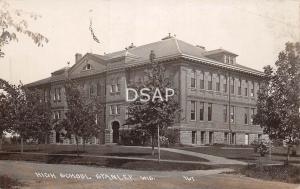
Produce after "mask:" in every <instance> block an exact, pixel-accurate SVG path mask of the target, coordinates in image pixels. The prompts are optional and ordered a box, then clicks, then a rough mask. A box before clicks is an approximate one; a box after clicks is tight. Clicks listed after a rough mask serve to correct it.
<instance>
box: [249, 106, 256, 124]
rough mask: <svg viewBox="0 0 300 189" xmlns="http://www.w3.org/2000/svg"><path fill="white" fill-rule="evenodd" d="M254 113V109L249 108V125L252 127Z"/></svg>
mask: <svg viewBox="0 0 300 189" xmlns="http://www.w3.org/2000/svg"><path fill="white" fill-rule="evenodd" d="M254 112H255V109H254V108H251V118H250V124H251V125H253V117H254Z"/></svg>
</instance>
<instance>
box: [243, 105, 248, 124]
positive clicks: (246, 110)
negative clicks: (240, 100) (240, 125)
mask: <svg viewBox="0 0 300 189" xmlns="http://www.w3.org/2000/svg"><path fill="white" fill-rule="evenodd" d="M248 112H249V110H248V108H245V112H244V124H246V125H247V124H248V114H249V113H248Z"/></svg>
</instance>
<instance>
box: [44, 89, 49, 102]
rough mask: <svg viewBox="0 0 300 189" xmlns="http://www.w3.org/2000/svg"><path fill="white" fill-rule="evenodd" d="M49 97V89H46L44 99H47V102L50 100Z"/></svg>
mask: <svg viewBox="0 0 300 189" xmlns="http://www.w3.org/2000/svg"><path fill="white" fill-rule="evenodd" d="M48 98H49V97H48V91H47V90H45V91H44V101H45V102H48Z"/></svg>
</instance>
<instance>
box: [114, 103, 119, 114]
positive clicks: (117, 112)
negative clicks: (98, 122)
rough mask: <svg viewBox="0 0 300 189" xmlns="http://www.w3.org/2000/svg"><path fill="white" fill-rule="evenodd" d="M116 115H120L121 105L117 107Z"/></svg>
mask: <svg viewBox="0 0 300 189" xmlns="http://www.w3.org/2000/svg"><path fill="white" fill-rule="evenodd" d="M115 114H117V115H119V114H120V105H116V106H115Z"/></svg>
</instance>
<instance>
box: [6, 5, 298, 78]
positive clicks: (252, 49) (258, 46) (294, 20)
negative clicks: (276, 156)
mask: <svg viewBox="0 0 300 189" xmlns="http://www.w3.org/2000/svg"><path fill="white" fill-rule="evenodd" d="M9 3H10V5H11V7H14V8H18V9H19V8H21V9H23V10H24V11H32V12H35V13H37V14H40V15H42V17H41V18H40V19H38V20H36V21H29V23H30V26H31V29H32V30H34V31H37V32H40V33H42V34H44V35H45V36H47V37H48V38H49V40H50V41H49V43H48V44H46V45H45V46H44V47H42V48H41V47H37V46H35V45H34V44H33V42H32V41H30V40H29V39H27V38H24V37H20V40H19V42H18V43H16V42H13V43H11V44H9V45H8V46H6V47H5V48H4V49H3V50H4V51H5V52H6V56H5V58H1V59H0V78H4V79H6V80H9V81H11V82H14V83H15V82H18V81H19V80H21V81H22V82H23V83H29V82H32V81H35V80H38V79H42V78H45V77H49V76H50V74H51V72H53V71H54V70H56V69H59V68H62V67H64V66H66V65H67V62H68V61H70V62H71V65H72V64H74V55H75V53H76V52H79V53H82V54H85V53H87V52H92V53H97V54H103V53H104V52H106V53H109V52H114V51H117V50H122V49H124V48H125V47H126V46H129V45H130V43H134V44H135V45H137V46H139V45H143V44H147V43H151V42H155V41H158V40H161V39H162V38H163V37H165V36H166V35H167V34H168V33H172V34H176V36H177V38H178V39H181V40H183V41H186V42H188V43H191V44H193V45H201V46H205V47H206V49H207V50H213V49H217V48H220V47H221V48H223V49H226V50H229V51H232V52H234V53H236V54H238V55H239V56H238V57H237V62H238V63H240V64H242V65H245V66H249V67H252V68H255V69H258V70H262V67H263V66H265V65H268V64H271V65H274V62H275V60H276V58H277V55H278V52H280V51H281V50H282V49H283V48H284V44H285V43H286V42H287V41H291V42H294V41H300V40H299V39H300V5H299V1H293V0H272V1H263V0H257V1H256V0H249V1H247V0H239V1H238V0H235V1H234V0H232V1H231V0H226V1H225V0H186V1H184V0H180V1H179V0H178V1H176V0H167V1H166V0H165V1H161V0H154V1H149V0H127V1H124V0H77V1H76V0H72V1H71V0H43V1H40V0H9ZM90 10H92V11H90ZM89 18H92V20H93V25H94V31H95V34H96V35H97V37H98V38H99V39H100V41H101V44H100V45H99V44H97V43H96V42H94V41H93V40H92V38H91V35H90V32H89Z"/></svg>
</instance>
